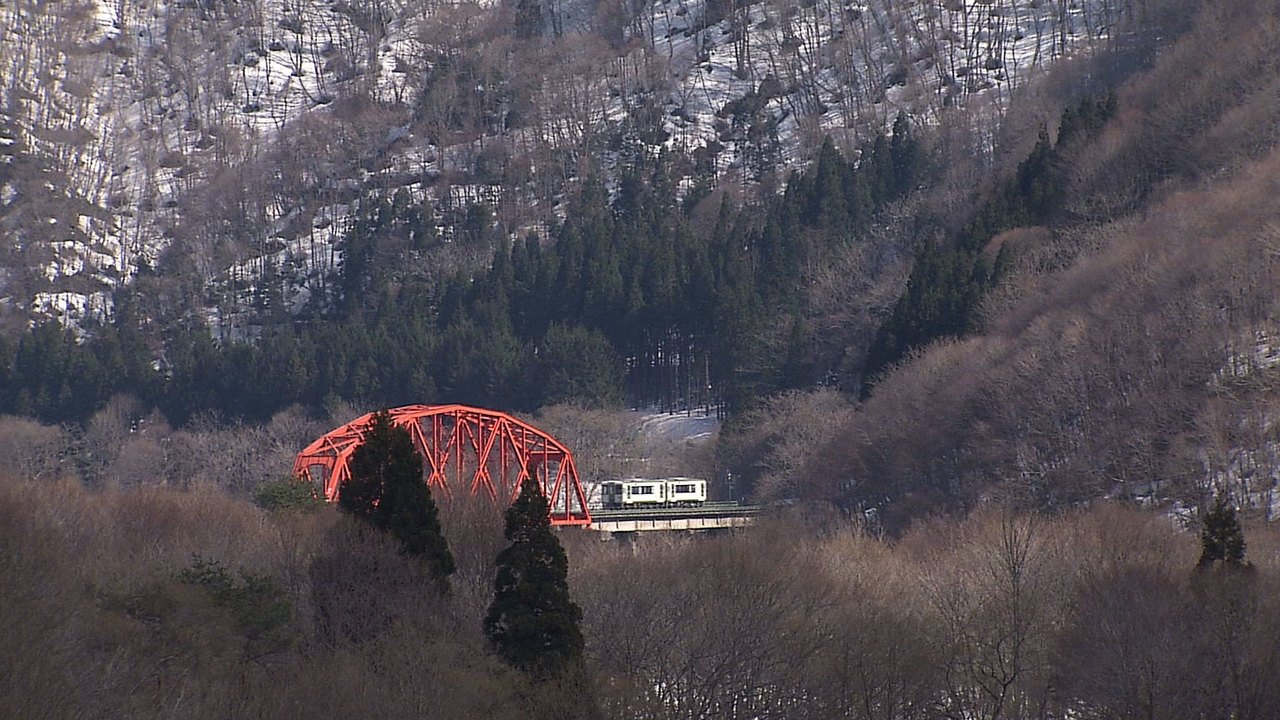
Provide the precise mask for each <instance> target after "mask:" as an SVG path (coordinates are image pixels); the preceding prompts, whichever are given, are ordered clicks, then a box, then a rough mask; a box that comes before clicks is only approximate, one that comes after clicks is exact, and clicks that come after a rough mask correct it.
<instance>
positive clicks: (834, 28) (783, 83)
mask: <svg viewBox="0 0 1280 720" xmlns="http://www.w3.org/2000/svg"><path fill="white" fill-rule="evenodd" d="M485 4H486V3H480V5H482V6H483V5H485ZM1105 5H1106V3H1105V1H1104V0H1088V1H1087V2H1079V3H1072V4H1059V3H1037V2H1032V1H1031V0H1026V1H1025V2H1024V1H1021V0H1018V1H1015V0H948V2H945V3H938V2H927V3H914V4H912V3H907V4H903V3H897V2H893V1H892V0H860V1H854V0H804V1H802V2H783V1H780V0H764V1H762V2H757V3H754V4H751V5H750V6H748V7H747V9H746V14H745V15H744V16H743V17H742V18H739V19H738V20H735V19H733V18H724V19H718V20H717V19H715V18H712V20H716V21H715V22H709V21H708V19H707V18H706V17H705V15H706V12H707V3H706V0H656V1H655V2H653V3H648V4H647V5H646V6H647V8H648V12H649V13H650V15H649V17H648V18H647V19H646V21H641V22H638V23H635V24H633V25H631V26H630V30H629V32H630V33H631V34H632V39H633V40H634V41H636V42H638V43H639V44H641V45H647V46H648V47H649V51H648V52H649V54H650V57H651V58H657V60H658V64H659V65H660V66H661V67H662V72H664V73H665V75H666V79H665V83H666V84H665V85H664V84H662V83H659V84H658V85H652V86H651V85H650V84H649V80H648V79H646V78H644V77H642V76H641V74H640V71H639V70H637V69H636V68H638V67H639V66H640V64H641V63H639V62H638V61H637V62H636V64H635V65H634V66H633V68H632V75H633V76H632V77H630V79H624V78H622V77H620V76H619V75H618V74H617V73H613V74H609V77H608V78H602V77H592V78H588V79H587V80H589V87H587V86H584V87H581V88H573V89H572V90H573V91H577V92H579V93H580V92H582V91H584V90H586V91H589V92H593V93H594V92H597V91H598V92H599V94H600V95H601V97H600V98H598V99H595V100H591V101H590V105H591V106H592V107H593V108H594V109H593V110H592V117H593V118H594V121H595V122H596V123H602V124H603V123H613V124H616V123H620V122H621V121H623V120H624V119H625V118H626V116H627V113H628V110H627V107H628V106H627V104H626V103H627V102H628V98H629V97H630V93H629V92H623V90H624V88H623V87H622V85H623V84H624V83H627V82H630V83H633V84H638V85H639V86H641V90H640V91H641V93H642V94H643V92H644V91H645V90H646V89H647V90H648V91H655V90H658V89H660V88H665V89H664V90H662V92H664V93H666V97H665V98H663V97H660V98H659V101H660V102H663V103H664V108H665V109H664V112H663V116H662V120H661V124H662V128H663V129H664V130H665V131H666V132H667V133H668V136H667V139H666V140H665V144H666V145H667V146H668V147H672V148H675V149H679V150H683V151H688V152H691V151H694V150H697V149H700V148H723V150H722V151H720V152H718V153H715V161H714V163H715V168H716V170H717V172H718V173H725V172H734V171H740V172H742V174H743V176H744V178H748V179H749V178H750V176H751V170H750V167H749V166H750V165H751V164H752V163H755V164H756V165H757V166H760V165H762V164H764V165H769V166H774V165H777V164H782V165H784V166H785V165H789V164H795V163H796V162H797V161H798V159H799V153H798V152H797V150H798V148H800V147H803V146H804V145H805V144H807V143H808V142H812V141H814V140H815V139H816V138H820V137H821V135H823V134H832V135H834V136H836V137H838V138H840V139H843V140H845V141H847V142H848V143H849V144H855V143H856V142H857V141H858V140H859V139H862V138H865V137H867V136H868V135H869V134H871V133H873V132H876V131H879V130H881V129H883V128H884V127H886V126H887V125H888V124H889V123H891V122H892V120H893V117H894V116H895V115H896V114H897V112H898V111H899V110H904V109H905V110H909V111H910V112H912V113H913V114H915V115H916V116H917V117H920V118H922V119H924V120H926V121H928V120H929V119H930V118H931V117H934V116H936V113H937V112H938V111H940V109H941V108H942V107H943V106H944V105H949V104H955V103H959V102H970V103H978V104H981V103H986V104H988V105H989V106H990V107H991V108H993V112H998V108H999V107H1000V105H1001V104H1002V103H1004V102H1006V101H1007V98H1008V95H1009V92H1010V91H1011V90H1012V89H1013V88H1015V87H1017V86H1018V85H1020V84H1023V83H1025V82H1026V81H1027V80H1028V79H1029V78H1030V77H1031V75H1032V74H1033V73H1034V72H1035V71H1036V70H1038V69H1039V68H1042V67H1045V66H1047V64H1048V61H1049V60H1050V59H1052V58H1054V57H1060V56H1063V55H1066V54H1069V53H1071V52H1074V51H1075V50H1076V49H1078V48H1081V47H1085V46H1087V45H1088V44H1089V43H1092V42H1097V41H1098V39H1099V38H1102V37H1105V34H1106V29H1105V28H1101V27H1093V26H1091V24H1090V21H1089V17H1090V13H1091V12H1092V13H1094V14H1096V10H1097V8H1098V7H1102V6H1105ZM377 7H379V8H380V12H384V13H387V14H388V17H386V18H385V19H384V22H383V24H381V25H379V27H380V28H381V30H379V31H377V32H367V30H368V27H369V26H368V22H369V21H368V19H367V18H365V19H358V18H357V13H356V12H355V11H354V10H353V9H352V8H351V6H349V5H348V4H346V3H342V2H332V1H331V0H302V1H301V2H291V1H289V0H264V1H263V2H262V3H261V4H260V5H258V6H255V10H254V12H255V13H256V14H254V15H251V16H246V15H243V13H244V12H245V11H244V9H243V8H242V7H241V6H234V5H229V6H226V7H223V6H211V5H207V4H204V3H190V2H185V1H167V2H166V1H161V2H154V3H151V4H143V5H126V4H120V3H111V2H106V1H105V0H99V1H98V2H95V3H93V5H92V7H91V8H90V12H89V13H88V14H87V15H85V17H84V18H83V19H79V20H78V19H69V18H70V16H63V15H59V14H58V11H57V10H56V9H55V10H46V9H40V10H31V9H27V6H22V7H18V6H14V5H12V4H9V5H0V20H3V23H2V24H0V27H3V28H4V29H5V32H4V34H3V38H2V40H0V41H2V42H3V48H2V49H3V52H0V77H5V78H6V82H5V83H0V107H18V106H22V107H23V108H25V110H23V111H20V112H18V113H17V114H16V115H14V116H13V117H15V118H17V120H16V121H17V122H19V123H26V125H27V127H21V128H20V129H22V130H24V132H23V134H22V135H23V139H24V141H25V142H27V143H29V144H30V145H31V148H30V149H31V150H33V151H35V152H39V153H40V154H42V155H44V156H47V157H49V158H50V159H51V161H52V162H53V163H54V164H55V166H56V167H59V168H65V169H66V171H67V175H68V177H67V192H68V195H69V196H70V197H76V198H81V199H83V200H84V201H86V202H88V203H90V204H92V205H94V206H96V208H97V209H99V210H102V212H101V213H100V216H101V218H102V219H99V220H95V221H94V222H92V223H88V224H86V225H84V226H82V227H81V228H80V230H81V231H82V232H80V233H78V234H73V232H72V230H73V225H74V223H73V221H74V219H75V216H74V215H72V216H66V217H63V218H61V219H62V220H64V221H65V222H62V223H61V225H58V221H59V218H58V217H54V216H53V215H51V216H50V217H49V220H50V221H51V224H50V227H46V228H45V229H44V230H43V231H42V236H48V237H49V239H50V240H52V241H54V242H59V243H77V244H83V245H85V246H86V249H85V250H84V251H77V252H74V253H72V252H70V251H68V250H67V249H66V248H62V247H60V248H59V250H58V252H57V253H56V257H53V258H52V259H50V260H49V261H48V265H47V266H46V267H44V268H38V270H42V271H43V272H42V274H43V275H44V276H45V277H47V278H49V279H50V282H53V283H54V284H55V286H54V288H53V289H52V292H55V293H56V292H72V293H75V292H83V290H82V289H81V286H83V285H84V284H85V283H84V282H83V280H85V279H87V280H90V281H92V282H93V283H97V284H105V285H106V286H109V287H115V286H116V285H117V284H118V283H121V282H128V281H129V280H130V279H131V277H132V276H133V273H134V272H135V271H136V268H137V265H138V264H139V262H142V261H147V262H154V261H155V259H156V258H157V256H158V255H159V253H160V252H161V250H162V249H163V248H164V247H165V246H166V245H167V243H168V242H170V236H169V234H170V231H171V229H172V228H173V227H175V226H178V225H180V224H181V221H182V219H183V218H182V212H183V203H182V199H183V196H184V193H185V192H187V191H188V190H191V189H194V188H197V187H199V185H200V183H201V182H202V181H203V178H202V177H201V175H200V167H201V163H200V161H199V159H200V158H201V157H203V156H204V155H208V154H210V153H222V154H226V155H227V157H224V158H222V160H221V162H229V163H232V164H235V163H236V162H241V161H242V160H241V159H239V158H238V157H237V156H236V153H237V152H241V151H242V150H243V149H244V148H251V147H255V146H262V143H264V142H265V141H266V140H268V139H270V138H271V137H273V136H274V135H275V134H277V133H279V132H281V130H282V129H283V128H285V127H287V126H288V125H289V123H291V122H293V121H295V120H297V119H299V118H301V117H303V116H304V115H306V114H307V113H311V112H325V111H327V108H329V107H330V104H331V101H332V100H333V99H334V98H335V97H337V96H339V95H340V94H341V90H342V88H343V87H345V86H346V85H348V84H351V83H360V84H364V85H367V86H368V87H369V88H370V89H371V90H372V92H373V94H374V95H375V96H376V97H377V99H379V100H381V101H385V102H392V103H401V102H411V101H412V97H411V92H410V83H411V79H412V78H413V77H416V76H418V74H420V73H422V72H424V71H425V68H423V67H421V63H422V62H423V58H424V56H425V54H424V52H423V51H424V45H423V43H425V42H429V41H430V38H427V37H424V36H423V35H422V33H421V32H420V28H419V21H420V20H421V18H422V13H423V12H424V10H423V8H422V7H420V6H414V5H412V4H407V3H399V4H397V3H391V4H386V5H378V6H377ZM559 7H560V8H561V10H563V11H565V12H567V13H568V19H567V21H566V23H565V28H566V29H567V30H568V31H569V32H570V33H572V32H574V31H575V30H580V29H582V28H585V27H586V26H587V25H588V24H589V23H590V22H591V20H590V8H591V4H590V3H581V2H580V3H577V4H575V3H572V2H568V3H561V4H560V5H559ZM237 13H240V14H239V15H237ZM76 23H80V24H79V25H77V24H76ZM210 28H213V29H214V30H215V31H214V32H209V30H210ZM636 42H633V43H631V44H630V45H629V46H628V47H629V48H630V50H628V52H633V53H634V52H639V51H638V50H636V49H635V48H636V47H637V44H636ZM144 59H145V61H144ZM643 64H644V65H648V64H649V63H648V61H645V62H644V63H643ZM621 66H622V64H621V63H620V64H619V65H617V66H613V65H610V66H609V67H621ZM37 67H39V68H43V70H41V72H42V73H43V74H41V75H37V74H36V71H35V70H34V68H37ZM646 72H647V71H646ZM183 73H185V74H186V75H185V76H184V75H183ZM606 74H608V73H606ZM621 74H623V75H625V74H626V73H621ZM556 82H558V81H548V84H547V87H548V88H549V89H548V90H547V92H549V93H550V95H549V96H548V97H549V99H550V101H549V102H548V103H547V107H546V108H544V111H551V112H554V110H552V108H553V107H555V106H556V104H557V102H556V101H557V99H559V100H564V99H565V98H558V96H557V93H560V94H564V88H561V89H560V90H556V89H555V86H556ZM635 89H636V88H634V87H633V88H631V89H630V90H635ZM570 94H572V93H570ZM565 97H566V98H567V97H569V96H568V95H566V96H565ZM563 106H564V107H565V112H567V113H574V112H577V111H578V110H580V109H581V106H578V105H575V103H567V104H563ZM0 119H3V118H0ZM577 120H578V119H577V118H574V117H568V116H566V117H565V118H559V119H557V118H549V119H548V120H547V127H552V128H555V130H554V132H559V133H561V135H560V137H561V142H564V143H569V144H572V143H576V142H579V141H580V140H581V137H580V135H581V132H582V131H581V128H576V121H577ZM397 130H399V131H400V132H402V133H403V134H402V135H401V136H400V137H395V138H388V140H387V142H388V145H391V144H392V143H395V147H397V148H398V149H397V151H396V152H397V153H398V155H396V156H395V157H393V158H391V164H392V170H391V172H393V173H396V174H398V175H400V176H403V177H405V178H411V177H419V178H423V177H430V176H431V175H434V174H438V173H439V172H441V169H442V167H463V168H468V167H470V164H471V162H472V161H473V160H474V158H475V156H476V154H477V151H476V148H477V147H484V146H485V144H486V142H487V141H488V140H490V139H487V138H482V139H478V140H475V141H472V142H470V143H467V144H464V145H459V146H453V147H445V148H436V147H434V146H430V145H428V144H426V143H425V142H424V141H422V140H421V139H418V138H414V137H412V136H410V135H409V128H407V127H405V128H399V129H397ZM237 138H243V140H238V139H237ZM508 139H509V140H511V142H512V147H524V146H526V145H527V143H526V142H524V141H525V140H527V138H526V137H524V136H522V135H521V131H516V132H515V133H513V135H512V137H510V138H508ZM3 141H4V144H5V146H6V147H8V146H10V145H12V144H13V143H14V141H13V140H12V139H11V138H10V137H9V136H8V135H5V137H4V138H3ZM237 147H239V148H241V149H242V150H237V149H236V148H237ZM6 159H7V158H6ZM246 159H247V158H246ZM351 180H353V181H359V180H360V179H358V178H353V179H351ZM415 191H416V192H422V191H421V190H420V189H415ZM13 192H14V191H13V190H12V189H11V188H10V187H9V186H8V185H6V186H5V189H4V191H3V193H2V194H3V201H4V202H5V203H6V204H8V203H9V202H10V201H12V199H13ZM451 199H452V198H443V197H442V198H438V200H439V201H440V202H445V201H447V200H451ZM297 210H298V208H296V207H273V208H269V209H268V210H267V212H268V213H269V214H271V213H274V215H273V216H269V217H268V218H267V221H268V222H276V223H277V224H279V223H280V222H281V221H284V220H286V219H287V218H289V213H291V212H296V211H297ZM350 210H351V208H349V207H347V208H338V209H335V208H325V209H323V210H322V211H321V215H320V216H318V218H317V219H316V220H313V221H312V223H311V224H312V225H313V226H314V227H313V230H312V231H309V232H305V233H303V234H302V235H301V236H297V235H292V236H290V235H282V234H279V233H276V232H274V231H273V233H272V236H271V238H264V241H265V240H270V242H264V243H263V246H264V247H266V248H268V249H267V251H266V253H267V255H269V256H270V257H259V258H255V259H252V260H249V261H245V262H240V263H236V264H233V265H231V266H229V267H226V268H222V269H220V270H219V271H218V272H219V274H220V275H221V276H223V277H224V278H227V279H228V281H229V282H232V283H234V284H236V285H240V284H243V283H244V282H245V281H246V280H251V279H252V278H253V277H255V273H257V274H260V273H261V272H262V271H263V270H264V269H265V268H267V267H268V266H274V267H276V268H287V267H294V266H297V267H300V268H303V269H304V272H303V275H304V276H306V277H307V279H306V280H305V281H304V282H303V283H302V286H301V287H298V288H293V289H290V290H289V291H287V292H286V293H285V294H286V295H287V296H289V297H291V298H292V300H291V302H292V304H293V305H294V306H295V307H296V306H298V305H300V304H302V302H303V299H304V295H307V294H309V293H310V291H311V290H312V282H313V281H312V279H311V278H310V276H311V274H312V273H315V272H328V271H329V270H331V269H332V267H333V263H334V262H335V261H336V258H337V257H338V253H337V252H336V251H335V249H334V245H335V243H336V242H337V241H338V240H339V239H340V238H341V236H342V231H343V230H344V228H345V223H344V220H345V219H346V217H347V216H348V215H349V214H350ZM326 221H327V224H325V223H326ZM299 224H302V223H299ZM295 226H296V225H295ZM86 237H87V239H85V238H86ZM41 239H42V238H41ZM281 245H283V249H282V248H281V247H280V246H281ZM88 248H92V250H89V249H88ZM72 255H75V256H76V257H75V258H72V257H71V256H72ZM73 277H80V279H79V280H77V281H75V282H62V281H64V280H69V279H70V278H73ZM47 305H48V302H47V299H46V300H44V301H42V302H41V303H38V304H37V305H36V307H37V308H39V307H44V306H47ZM94 305H95V304H94V303H92V302H89V301H88V300H87V297H86V301H85V302H77V303H70V304H68V305H67V306H66V308H65V309H66V311H67V312H74V310H75V309H76V308H78V307H86V308H88V307H92V306H94ZM72 319H74V318H72Z"/></svg>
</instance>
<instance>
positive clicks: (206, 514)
mask: <svg viewBox="0 0 1280 720" xmlns="http://www.w3.org/2000/svg"><path fill="white" fill-rule="evenodd" d="M453 509H454V510H455V511H456V510H460V509H461V508H460V507H458V506H456V505H455V506H454V508H453ZM493 514H494V513H493V510H492V509H491V508H474V509H473V512H470V513H468V512H453V513H444V516H443V521H444V522H443V525H444V535H445V537H446V538H447V539H448V542H449V544H450V547H452V548H453V549H454V552H455V553H456V554H457V570H456V571H455V572H454V573H453V575H452V582H451V584H452V592H451V593H450V594H448V595H443V596H442V595H439V594H437V593H436V592H435V591H434V589H433V585H432V583H431V580H430V578H429V577H428V575H427V573H426V571H425V570H423V569H422V568H421V567H420V566H419V565H418V564H417V563H416V561H415V559H414V558H412V557H410V556H407V555H405V554H402V553H400V552H398V550H397V545H398V543H397V542H396V541H394V540H392V539H390V538H389V537H386V536H383V535H382V534H380V533H377V532H375V531H371V530H369V529H368V528H367V527H366V524H365V523H361V522H359V521H357V520H355V519H353V518H352V517H351V516H349V515H345V514H342V513H337V512H332V511H327V510H312V511H307V510H305V509H294V510H288V509H277V510H274V511H270V512H269V511H265V510H263V509H260V508H258V507H255V506H253V505H251V504H249V503H248V502H245V501H240V500H234V499H232V498H230V497H228V496H227V495H226V494H225V493H223V492H221V491H219V490H217V489H215V488H210V487H205V488H201V489H196V490H192V491H178V490H173V489H166V488H157V487H141V488H134V489H131V490H108V491H91V490H87V489H85V488H84V487H83V486H81V485H79V484H76V483H66V482H52V481H48V480H45V481H41V482H39V483H30V482H17V481H5V482H4V483H3V484H0V542H2V543H3V546H4V547H5V548H7V549H8V550H7V551H6V552H5V553H4V555H3V556H2V557H0V600H3V602H0V622H3V624H4V626H5V627H6V628H8V631H7V632H6V634H5V636H4V639H3V640H0V658H2V659H3V661H4V665H5V667H6V668H9V672H6V673H4V675H3V676H0V695H2V696H3V697H5V698H6V709H5V712H6V715H7V716H9V717H13V718H27V717H33V718H34V717H41V718H64V717H66V718H72V717H82V716H84V715H111V716H113V717H121V718H132V717H154V716H155V715H156V714H157V713H163V714H166V715H169V716H172V717H179V718H186V717H191V718H224V717H225V718H233V717H235V718H244V717H254V718H257V717H261V718H293V717H297V718H304V717H314V716H316V715H317V714H318V715H324V716H330V715H335V714H344V715H356V716H377V717H433V718H434V717H449V718H459V719H464V718H476V719H477V720H478V719H479V718H512V719H514V718H531V717H547V716H548V713H550V712H554V713H555V716H556V717H608V718H655V717H656V718H689V717H706V718H710V717H727V718H744V717H751V718H831V717H845V718H859V719H865V720H872V719H884V718H889V719H891V720H908V719H909V720H915V719H920V720H926V719H929V720H932V719H941V718H951V717H987V718H1046V719H1047V718H1057V717H1063V716H1073V717H1081V718H1097V719H1098V720H1102V719H1104V718H1115V717H1127V716H1130V717H1159V718H1164V719H1166V720H1182V719H1184V718H1185V719H1187V720H1191V719H1192V718H1205V717H1214V718H1218V717H1221V718H1228V717H1230V718H1240V719H1241V720H1245V719H1247V720H1265V719H1266V718H1270V717H1274V711H1275V708H1277V707H1280V681H1278V680H1277V677H1276V673H1275V672H1274V669H1275V663H1276V662H1277V661H1280V658H1277V656H1276V653H1277V649H1278V648H1280V646H1278V645H1277V644H1276V643H1275V638H1276V636H1277V633H1280V628H1278V627H1277V626H1276V622H1277V619H1278V618H1280V608H1277V606H1276V603H1277V598H1280V593H1277V582H1280V568H1277V566H1276V561H1275V558H1276V557H1277V552H1276V551H1277V542H1280V539H1278V538H1277V537H1276V532H1275V528H1274V527H1262V526H1251V525H1246V527H1245V529H1244V542H1245V547H1244V551H1245V555H1244V558H1243V562H1239V563H1235V562H1232V561H1228V560H1226V559H1221V558H1220V559H1217V560H1213V561H1211V562H1209V563H1207V564H1203V565H1201V564H1199V563H1198V558H1199V557H1200V555H1201V547H1200V546H1201V543H1199V542H1197V540H1196V537H1195V535H1194V534H1191V533H1186V532H1183V531H1180V530H1178V529H1176V528H1175V527H1174V526H1173V525H1171V524H1170V523H1169V522H1168V521H1167V520H1165V519H1163V518H1160V517H1158V516H1156V515H1153V514H1151V513H1147V512H1144V511H1141V510H1136V509H1133V508H1123V507H1118V506H1108V507H1098V508H1095V509H1092V510H1089V511H1080V512H1074V513H1068V514H1064V515H1061V516H1057V517H1046V516H1038V517H1037V516H1028V515H1021V514H1017V513H1013V512H1010V511H1007V510H1006V511H1001V510H1000V509H998V508H989V509H988V510H986V511H983V512H980V513H978V514H976V515H974V516H972V517H970V518H968V519H966V520H963V521H941V520H939V521H935V522H933V523H929V524H925V525H922V526H920V527H918V528H916V529H915V530H913V531H912V532H910V533H908V534H907V535H906V536H904V537H903V538H901V540H900V541H899V542H897V543H893V544H890V543H884V542H881V541H879V540H877V539H875V538H873V537H869V536H867V535H864V534H861V533H856V532H850V531H849V530H848V529H847V527H844V526H843V521H842V525H841V527H842V528H844V529H841V530H836V531H833V532H829V533H825V534H821V535H819V534H815V533H813V532H812V529H813V528H812V525H811V524H809V523H807V522H797V521H795V520H787V519H776V520H774V521H771V522H769V523H767V524H765V525H761V526H758V527H756V528H754V529H753V530H752V532H751V533H750V534H748V535H746V536H740V537H726V538H710V539H709V538H689V537H678V538H667V539H665V540H662V539H649V540H646V541H641V542H639V543H637V544H636V545H635V546H633V547H631V548H622V549H620V548H619V547H618V544H617V543H602V542H600V541H599V540H598V539H594V538H588V537H585V536H584V535H581V534H577V533H569V534H565V533H561V534H560V537H561V539H562V541H563V542H564V543H565V545H566V548H565V550H566V552H567V556H568V565H569V568H570V572H569V578H568V580H569V590H570V592H571V594H572V596H573V598H574V600H575V601H576V603H577V605H579V606H580V607H581V623H580V627H581V631H582V641H583V644H582V652H583V654H584V662H585V667H586V670H587V672H588V673H589V677H590V678H591V681H590V682H589V683H587V684H585V685H584V684H582V683H581V682H578V683H575V684H569V683H567V681H565V680H564V679H550V680H536V679H532V678H531V677H530V676H528V675H527V674H525V673H523V672H521V671H519V670H517V669H514V668H512V667H510V666H508V665H507V664H506V663H505V662H504V661H503V659H502V658H501V657H500V656H499V655H497V654H495V653H492V652H490V651H489V650H488V648H487V645H486V640H485V637H484V636H483V635H482V633H481V621H482V617H483V616H484V613H485V608H486V607H487V606H488V605H489V603H490V600H491V598H492V597H493V590H492V588H493V584H492V578H493V574H494V566H493V562H494V557H495V556H496V555H497V554H498V553H499V552H500V550H501V548H502V547H503V545H504V544H505V543H504V541H503V539H502V537H501V536H500V534H499V533H500V532H501V529H502V523H501V522H500V521H498V520H497V519H496V518H494V517H493ZM583 532H585V531H578V533H583ZM552 708H554V710H552Z"/></svg>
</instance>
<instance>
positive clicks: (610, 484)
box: [600, 477, 707, 509]
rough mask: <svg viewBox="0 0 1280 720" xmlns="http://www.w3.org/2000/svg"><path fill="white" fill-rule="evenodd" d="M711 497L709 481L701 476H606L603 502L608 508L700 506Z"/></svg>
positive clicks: (603, 483)
mask: <svg viewBox="0 0 1280 720" xmlns="http://www.w3.org/2000/svg"><path fill="white" fill-rule="evenodd" d="M706 501H707V481H706V480H701V479H698V478H686V477H676V478H665V479H652V480H651V479H646V478H628V479H626V480H606V481H605V482H602V483H600V504H601V505H602V506H603V507H604V508H606V509H620V508H646V507H672V506H676V507H697V506H699V505H702V504H703V503H704V502H706Z"/></svg>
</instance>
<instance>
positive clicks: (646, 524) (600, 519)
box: [591, 502, 760, 532]
mask: <svg viewBox="0 0 1280 720" xmlns="http://www.w3.org/2000/svg"><path fill="white" fill-rule="evenodd" d="M759 512H760V507H759V506H757V505H739V504H738V503H736V502H709V503H705V504H703V505H701V506H699V507H673V508H637V509H627V510H605V509H593V510H592V511H591V529H592V530H596V531H599V532H645V531H651V530H715V529H719V528H733V527H743V526H746V525H749V524H751V522H752V521H753V520H754V518H755V516H756V515H757V514H759Z"/></svg>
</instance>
